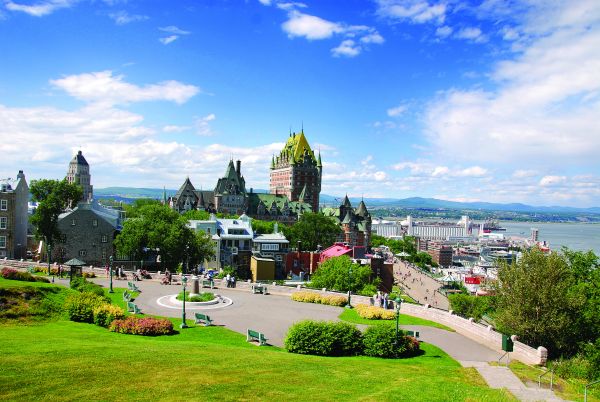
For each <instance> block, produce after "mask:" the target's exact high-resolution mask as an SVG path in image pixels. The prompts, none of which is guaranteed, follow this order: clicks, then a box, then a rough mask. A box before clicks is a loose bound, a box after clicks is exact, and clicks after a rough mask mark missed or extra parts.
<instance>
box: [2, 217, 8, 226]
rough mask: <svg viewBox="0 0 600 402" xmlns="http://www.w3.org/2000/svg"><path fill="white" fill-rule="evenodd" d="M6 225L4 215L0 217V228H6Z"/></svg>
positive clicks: (6, 221)
mask: <svg viewBox="0 0 600 402" xmlns="http://www.w3.org/2000/svg"><path fill="white" fill-rule="evenodd" d="M7 226H8V218H6V217H4V216H3V217H1V218H0V229H6V227H7Z"/></svg>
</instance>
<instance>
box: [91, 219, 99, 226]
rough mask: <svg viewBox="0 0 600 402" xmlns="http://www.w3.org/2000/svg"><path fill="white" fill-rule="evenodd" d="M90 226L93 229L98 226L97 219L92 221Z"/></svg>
mask: <svg viewBox="0 0 600 402" xmlns="http://www.w3.org/2000/svg"><path fill="white" fill-rule="evenodd" d="M92 226H93V227H97V226H98V219H94V220H93V221H92Z"/></svg>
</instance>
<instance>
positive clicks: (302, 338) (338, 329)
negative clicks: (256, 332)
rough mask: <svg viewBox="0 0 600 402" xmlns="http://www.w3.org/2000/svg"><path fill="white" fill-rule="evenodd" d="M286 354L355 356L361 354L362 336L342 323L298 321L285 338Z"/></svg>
mask: <svg viewBox="0 0 600 402" xmlns="http://www.w3.org/2000/svg"><path fill="white" fill-rule="evenodd" d="M284 343H285V348H286V349H287V350H288V352H291V353H299V354H306V355H317V356H355V355H360V354H361V353H362V348H363V346H362V334H361V332H360V331H359V330H358V329H357V328H356V327H355V326H354V325H350V324H347V323H343V322H336V323H332V322H324V321H312V320H306V321H300V322H298V323H296V324H294V325H292V326H291V327H290V329H289V331H288V334H287V336H286V338H285V341H284Z"/></svg>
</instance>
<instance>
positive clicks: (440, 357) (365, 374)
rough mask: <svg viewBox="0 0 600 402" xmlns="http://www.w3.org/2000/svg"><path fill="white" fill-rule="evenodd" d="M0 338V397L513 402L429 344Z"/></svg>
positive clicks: (22, 330)
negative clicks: (379, 353) (373, 349)
mask: <svg viewBox="0 0 600 402" xmlns="http://www.w3.org/2000/svg"><path fill="white" fill-rule="evenodd" d="M4 285H5V283H0V286H4ZM46 286H47V285H46ZM113 296H114V300H115V301H119V298H120V297H121V294H120V290H119V293H115V294H114V295H113ZM119 304H120V303H119ZM173 322H174V323H176V324H178V321H177V320H173ZM0 339H2V342H0V356H2V364H1V365H0V400H30V399H40V398H44V399H61V400H90V399H102V400H137V399H141V400H157V399H163V400H182V399H186V400H215V399H219V400H248V399H251V400H275V399H279V400H332V399H342V400H348V399H351V400H357V399H360V400H413V401H422V400H428V401H429V400H449V401H450V400H451V401H454V400H472V401H475V400H486V401H501V400H513V399H512V398H511V396H510V395H509V394H507V393H506V392H503V391H498V390H492V389H489V388H488V387H487V386H486V385H485V384H484V383H483V380H482V379H481V377H479V376H478V375H477V374H474V373H473V371H472V369H463V368H461V367H460V366H459V364H458V363H457V362H456V361H454V360H453V359H451V358H450V357H448V356H447V355H446V354H445V353H444V352H442V351H441V350H439V349H438V348H436V347H434V346H431V345H426V344H423V349H424V350H425V352H426V353H425V354H424V355H423V356H419V357H416V358H412V359H403V360H386V359H376V358H369V357H349V358H324V357H316V356H302V355H294V354H289V353H286V352H285V351H283V350H281V349H278V348H273V347H261V348H259V347H256V346H254V345H251V344H248V343H246V342H245V338H244V336H242V335H240V334H237V333H235V332H232V331H230V330H228V329H226V328H223V327H192V328H190V329H187V330H183V331H182V332H181V333H180V334H178V335H174V336H164V337H157V338H147V337H139V336H133V335H122V334H116V333H111V332H108V331H107V330H106V329H104V328H101V327H97V326H94V325H91V324H81V323H74V322H70V321H65V320H59V321H52V322H47V323H45V324H43V325H22V324H19V325H15V324H14V323H12V324H10V323H9V324H7V323H0Z"/></svg>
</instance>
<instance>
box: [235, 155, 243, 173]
mask: <svg viewBox="0 0 600 402" xmlns="http://www.w3.org/2000/svg"><path fill="white" fill-rule="evenodd" d="M235 168H236V170H237V175H238V177H242V161H241V160H239V159H238V160H237V161H235Z"/></svg>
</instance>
